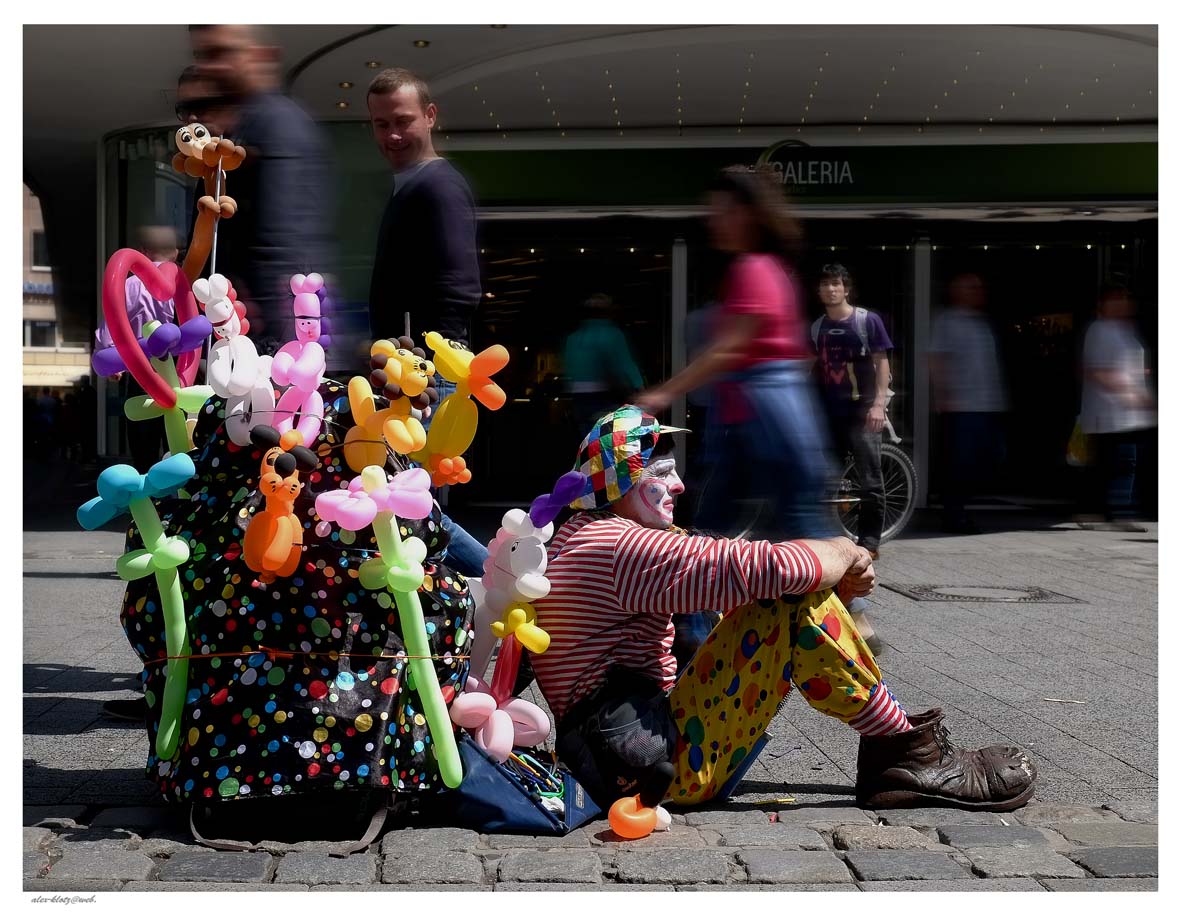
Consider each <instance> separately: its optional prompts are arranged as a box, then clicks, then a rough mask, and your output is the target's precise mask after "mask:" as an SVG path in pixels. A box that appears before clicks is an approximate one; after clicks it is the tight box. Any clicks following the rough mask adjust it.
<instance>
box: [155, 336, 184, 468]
mask: <svg viewBox="0 0 1181 916" xmlns="http://www.w3.org/2000/svg"><path fill="white" fill-rule="evenodd" d="M152 362H153V363H155V365H156V368H157V369H158V370H159V372H160V375H161V376H163V378H164V380H165V381H166V382H168V384H169V385H171V386H172V390H173V391H179V390H180V388H181V384H180V376H178V375H177V374H176V365H175V364H174V363H173V361H172V357H171V356H170V357H167V358H165V359H154V360H152ZM186 420H187V418H186V417H185V412H184V410H182V409H181V408H180V406H179V405H173V406H172V407H166V408H164V437H165V438H166V439H167V440H168V451H169V452H171V453H172V454H173V455H183V454H185V452H187V451H188V450H189V428H188V426H186V425H185V423H186Z"/></svg>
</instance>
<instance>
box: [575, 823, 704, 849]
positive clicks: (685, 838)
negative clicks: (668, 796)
mask: <svg viewBox="0 0 1181 916" xmlns="http://www.w3.org/2000/svg"><path fill="white" fill-rule="evenodd" d="M715 835H716V833H715ZM712 838H713V837H711V839H712ZM594 839H597V840H598V845H599V846H600V847H601V849H602V850H606V851H607V852H611V851H612V850H617V849H700V848H701V847H703V846H708V845H712V844H710V843H707V842H706V841H705V838H704V832H703V831H701V830H698V829H697V828H696V827H688V826H684V825H681V824H673V825H672V826H671V827H670V828H669V829H668V830H658V831H656V832H654V833H650V834H648V835H647V836H646V837H641V838H640V839H638V840H625V839H624V838H623V837H621V836H619V835H618V834H616V833H615V831H614V830H612V829H611V828H610V827H606V828H604V829H602V830H600V831H599V832H598V833H596V834H595V835H594ZM592 842H593V841H592Z"/></svg>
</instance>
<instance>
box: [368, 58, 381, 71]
mask: <svg viewBox="0 0 1181 916" xmlns="http://www.w3.org/2000/svg"><path fill="white" fill-rule="evenodd" d="M365 66H366V67H368V68H369V69H370V70H376V69H377V68H378V67H380V66H381V61H379V60H367V61H365Z"/></svg>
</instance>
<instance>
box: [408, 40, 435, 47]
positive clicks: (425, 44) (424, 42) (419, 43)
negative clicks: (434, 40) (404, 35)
mask: <svg viewBox="0 0 1181 916" xmlns="http://www.w3.org/2000/svg"><path fill="white" fill-rule="evenodd" d="M410 43H411V44H412V45H414V47H416V48H429V47H430V46H431V43H430V42H429V41H427V40H426V39H425V38H416V39H415V40H414V41H412V42H410Z"/></svg>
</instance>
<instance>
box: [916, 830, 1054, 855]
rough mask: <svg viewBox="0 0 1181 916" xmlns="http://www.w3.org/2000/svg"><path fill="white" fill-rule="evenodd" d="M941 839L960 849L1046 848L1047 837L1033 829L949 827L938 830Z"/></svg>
mask: <svg viewBox="0 0 1181 916" xmlns="http://www.w3.org/2000/svg"><path fill="white" fill-rule="evenodd" d="M935 832H936V834H937V835H938V837H939V839H940V840H942V841H943V842H944V843H946V844H947V845H948V846H955V847H956V848H958V849H968V848H976V847H980V846H1046V845H1049V844H1048V841H1047V840H1046V837H1045V835H1044V834H1043V833H1042V832H1041V831H1040V830H1037V829H1035V828H1033V827H975V826H964V827H961V826H955V825H950V824H949V825H948V826H946V827H939V828H937V829H936V831H935Z"/></svg>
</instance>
